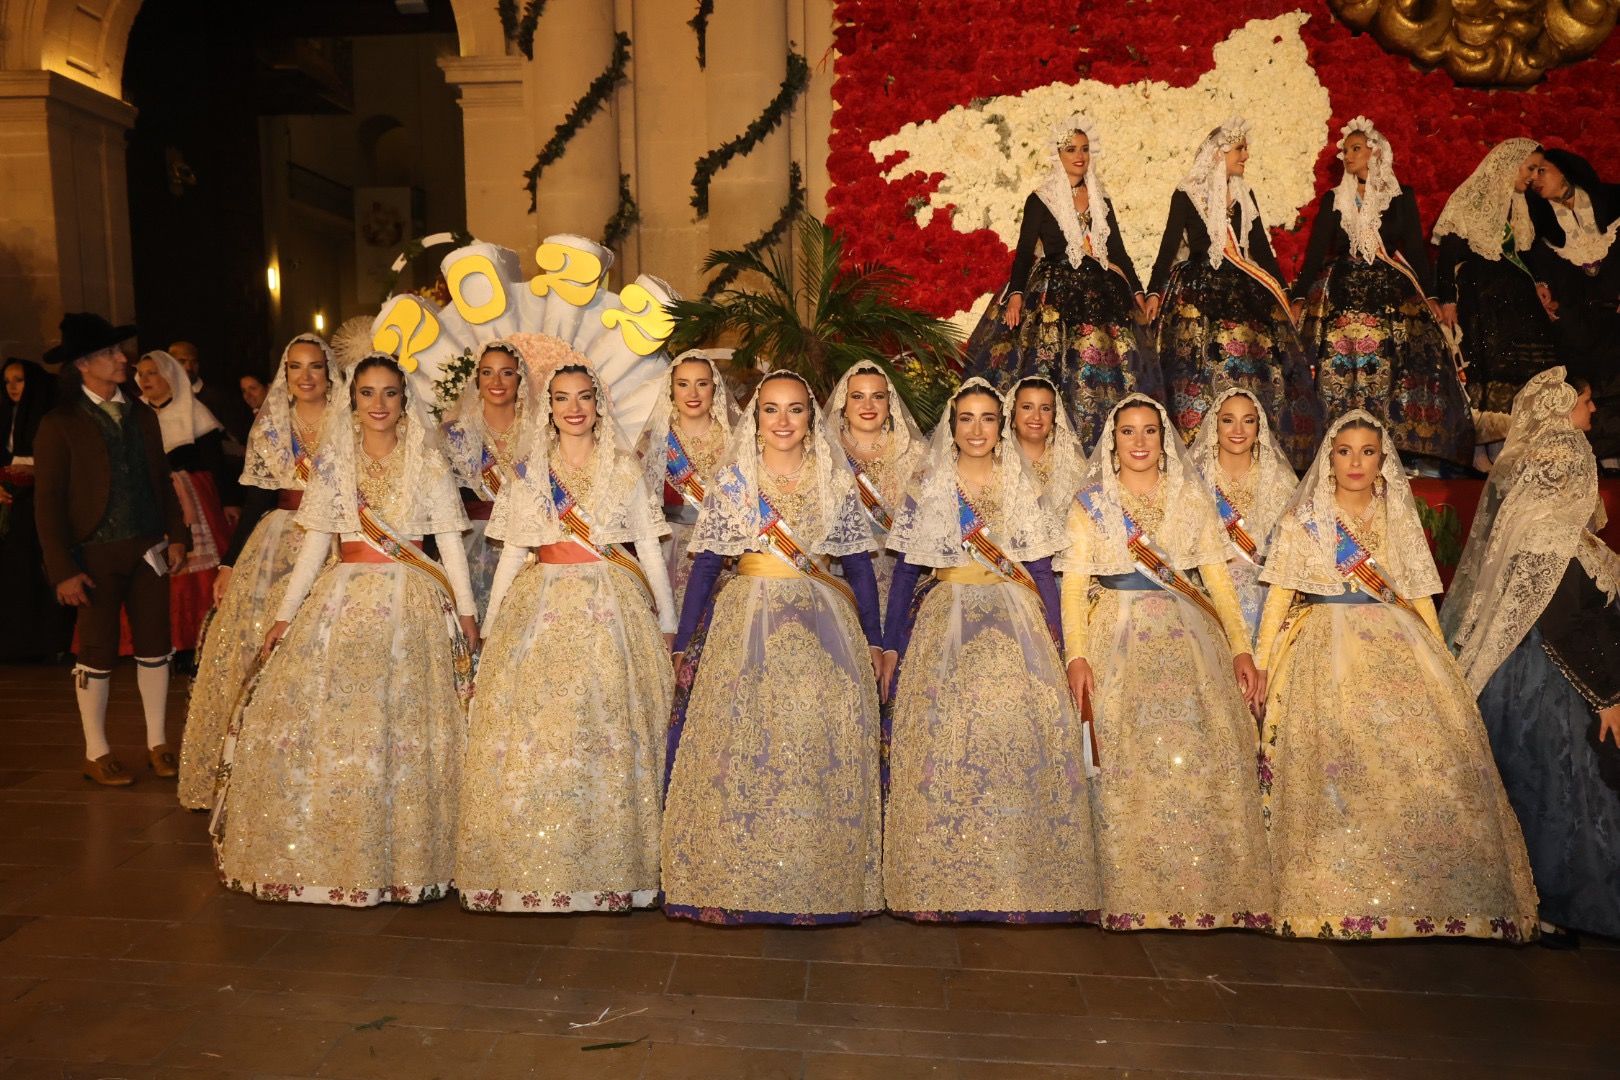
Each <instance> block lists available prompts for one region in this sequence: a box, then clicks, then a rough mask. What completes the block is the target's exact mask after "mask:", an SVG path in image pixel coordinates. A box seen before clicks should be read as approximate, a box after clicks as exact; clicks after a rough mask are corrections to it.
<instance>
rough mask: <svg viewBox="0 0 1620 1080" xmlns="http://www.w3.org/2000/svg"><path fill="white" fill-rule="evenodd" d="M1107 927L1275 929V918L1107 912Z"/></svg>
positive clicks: (1235, 913)
mask: <svg viewBox="0 0 1620 1080" xmlns="http://www.w3.org/2000/svg"><path fill="white" fill-rule="evenodd" d="M1102 928H1103V929H1104V930H1262V931H1268V932H1269V931H1274V930H1276V920H1274V919H1273V918H1272V916H1271V915H1270V914H1268V913H1266V912H1263V911H1261V912H1254V911H1233V912H1224V911H1223V912H1214V911H1146V912H1144V911H1105V912H1103V913H1102Z"/></svg>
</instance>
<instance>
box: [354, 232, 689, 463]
mask: <svg viewBox="0 0 1620 1080" xmlns="http://www.w3.org/2000/svg"><path fill="white" fill-rule="evenodd" d="M535 261H536V262H537V263H538V264H539V267H540V272H539V273H537V274H536V275H535V276H534V277H532V278H528V279H525V278H524V277H523V275H522V272H521V271H520V269H519V265H518V256H517V253H516V252H515V251H512V250H511V249H509V248H503V247H497V246H496V245H494V244H486V243H482V242H479V241H475V242H473V243H471V244H467V245H465V246H463V247H458V248H456V249H455V250H454V251H452V252H450V254H448V255H446V256H445V257H444V261H443V262H442V263H440V267H441V269H442V271H443V273H444V280H445V285H446V286H447V288H448V290H449V294H450V303H449V304H448V305H447V306H445V307H442V308H441V307H440V306H439V305H438V304H436V303H434V302H433V301H432V300H430V299H428V298H426V297H423V296H418V295H416V294H414V293H401V294H399V295H397V296H392V297H390V298H389V299H388V301H387V303H385V304H384V305H383V308H382V311H381V312H379V313H378V315H377V317H376V318H375V319H374V320H372V323H371V342H372V346H373V347H374V348H377V349H380V350H383V351H385V352H391V353H393V354H394V355H396V356H397V357H399V363H400V367H402V368H404V370H405V372H406V374H407V376H409V377H410V378H411V380H412V381H413V383H414V384H415V385H416V387H417V388H418V392H421V393H424V394H428V395H430V396H431V397H432V399H433V401H434V403H435V407H436V408H442V407H443V406H444V405H446V404H448V403H449V402H450V400H451V399H452V398H453V396H454V394H455V392H456V390H457V389H458V388H459V386H460V383H461V382H462V381H463V380H464V379H465V378H466V377H467V375H468V374H469V373H470V372H471V370H472V367H473V365H474V363H475V362H476V359H477V356H478V354H479V351H480V350H481V348H482V347H483V346H484V345H485V344H487V343H488V342H491V341H494V340H496V339H498V338H504V337H509V336H510V335H512V334H521V333H530V334H533V333H538V334H545V335H548V336H550V337H554V338H557V339H559V340H561V341H563V342H565V343H567V344H568V345H570V346H572V347H573V348H574V349H576V350H578V351H579V352H581V353H583V354H584V355H585V356H586V357H587V358H588V359H589V360H590V361H591V363H592V364H593V365H594V366H595V368H596V371H597V377H598V379H599V380H600V381H601V382H602V383H603V384H604V385H605V386H606V387H607V389H608V391H609V398H610V400H611V401H612V403H613V419H614V420H615V421H616V422H617V423H618V424H619V427H620V428H621V429H622V430H623V431H624V432H625V434H626V436H627V437H628V438H629V439H631V440H632V441H633V440H634V439H636V438H637V437H638V436H639V435H640V433H641V429H642V428H643V427H644V426H645V425H646V423H647V418H648V416H649V415H650V414H651V412H652V407H653V403H654V401H655V400H656V399H657V396H658V393H659V389H660V387H661V385H662V384H661V377H662V374H663V372H664V370H665V368H666V367H667V366H668V364H669V357H668V355H667V354H665V352H664V343H665V341H666V340H668V338H669V335H670V332H671V331H672V330H674V328H675V324H674V320H672V319H671V318H670V316H669V313H668V312H667V311H666V310H665V307H664V305H665V304H667V303H669V302H670V301H671V300H673V299H676V298H677V297H676V293H675V291H674V290H673V289H672V288H671V287H670V286H669V285H668V284H667V283H665V282H663V281H660V280H659V279H658V278H655V277H652V276H651V275H647V274H643V275H642V276H640V277H638V278H636V280H635V281H634V282H632V283H631V284H629V285H626V286H625V287H624V288H623V289H622V290H620V291H619V292H617V293H615V292H613V291H612V290H610V289H608V288H607V275H608V270H609V269H610V268H611V267H612V265H613V253H612V252H611V251H609V250H608V249H607V248H605V247H603V246H602V245H600V244H597V243H595V242H594V241H591V240H587V239H585V238H584V237H580V236H572V235H568V234H559V235H556V236H548V237H546V239H545V242H544V243H542V244H541V245H540V247H539V249H538V250H537V251H536V252H535Z"/></svg>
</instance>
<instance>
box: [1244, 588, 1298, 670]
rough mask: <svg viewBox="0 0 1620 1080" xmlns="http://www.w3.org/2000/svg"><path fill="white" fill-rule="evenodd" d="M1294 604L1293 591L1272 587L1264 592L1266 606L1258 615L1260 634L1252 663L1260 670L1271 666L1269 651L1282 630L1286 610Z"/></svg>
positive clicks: (1286, 614)
mask: <svg viewBox="0 0 1620 1080" xmlns="http://www.w3.org/2000/svg"><path fill="white" fill-rule="evenodd" d="M1293 604H1294V590H1293V589H1284V588H1282V587H1281V586H1279V585H1273V586H1271V588H1270V589H1268V590H1267V591H1266V606H1265V609H1264V610H1263V611H1261V613H1260V633H1259V635H1258V640H1257V641H1256V643H1255V648H1254V662H1255V665H1256V666H1258V667H1260V668H1266V667H1268V666H1270V664H1271V650H1272V649H1273V648H1274V647H1275V646H1276V643H1277V633H1278V631H1280V630H1281V629H1282V624H1283V620H1284V619H1286V618H1287V617H1288V609H1289V608H1290V607H1292V606H1293Z"/></svg>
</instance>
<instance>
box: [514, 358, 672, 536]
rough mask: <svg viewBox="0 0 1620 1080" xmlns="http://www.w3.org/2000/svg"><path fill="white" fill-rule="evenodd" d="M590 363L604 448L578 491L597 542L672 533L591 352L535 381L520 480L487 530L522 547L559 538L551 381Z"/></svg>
mask: <svg viewBox="0 0 1620 1080" xmlns="http://www.w3.org/2000/svg"><path fill="white" fill-rule="evenodd" d="M574 368H584V369H585V374H587V375H589V376H590V380H591V384H592V386H594V387H595V389H596V414H597V428H596V448H595V450H593V451H592V470H591V483H590V490H589V491H588V492H575V493H574V494H575V495H576V497H578V498H579V501H580V506H581V508H583V509H584V511H585V513H586V514H587V515H588V516H589V518H590V526H591V542H592V543H593V544H597V545H605V544H630V543H635V542H636V541H638V540H639V541H644V542H645V541H656V540H657V539H658V538H659V537H661V536H667V535H668V534H669V525H668V523H667V522H665V521H664V512H663V508H662V507H661V505H660V504H659V501H658V495H661V494H662V493H663V492H662V489H661V488H660V489H655V490H656V493H655V492H654V491H649V490H648V485H647V481H646V478H645V477H644V476H643V475H642V469H641V461H640V460H639V459H638V458H637V457H636V453H635V451H634V450H633V449H632V448H631V446H630V442H629V440H628V439H626V438H625V435H624V431H623V430H622V429H621V428H620V427H619V425H618V424H617V423H615V422H614V420H613V401H612V399H611V397H610V396H609V394H608V389H607V387H606V386H605V385H604V384H603V383H602V380H601V378H600V376H599V375H598V374H597V371H596V368H595V366H594V365H592V364H591V363H590V362H589V361H588V360H585V359H584V357H583V356H582V357H580V359H579V361H578V362H576V363H568V364H560V365H557V366H555V367H552V368H551V369H550V370H548V371H546V372H545V373H544V374H543V375H542V376H541V379H540V381H539V384H538V385H537V386H536V388H535V410H534V419H533V422H532V423H531V424H530V425H529V428H528V429H527V431H526V436H527V442H526V443H525V444H524V445H523V446H522V447H521V448H520V450H519V455H520V457H519V460H520V461H521V462H522V466H521V468H520V469H519V476H518V481H517V483H515V484H509V485H507V486H506V487H503V488H502V489H501V492H500V494H499V495H498V496H496V499H495V508H494V510H493V511H492V512H491V513H490V518H489V526H488V527H487V528H486V529H485V535H487V536H489V537H491V538H493V539H496V540H502V541H505V542H506V543H509V544H517V545H519V546H521V547H528V548H535V547H540V546H542V545H544V544H555V543H559V542H560V541H561V540H562V539H563V531H562V525H561V524H560V523H559V522H558V520H557V507H556V505H555V503H553V502H552V498H551V459H552V455H554V454H556V453H557V429H556V428H555V427H554V426H553V424H552V419H551V384H552V381H553V380H555V379H556V378H557V376H558V375H560V374H562V373H563V372H565V371H570V370H573V369H574Z"/></svg>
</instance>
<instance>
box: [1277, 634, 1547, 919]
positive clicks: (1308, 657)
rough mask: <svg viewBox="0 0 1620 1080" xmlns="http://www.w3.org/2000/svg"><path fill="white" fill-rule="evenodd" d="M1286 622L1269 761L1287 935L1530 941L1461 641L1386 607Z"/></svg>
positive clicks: (1509, 833) (1531, 907)
mask: <svg viewBox="0 0 1620 1080" xmlns="http://www.w3.org/2000/svg"><path fill="white" fill-rule="evenodd" d="M1290 620H1291V621H1290V623H1289V625H1287V626H1286V627H1285V628H1284V630H1283V632H1282V635H1281V636H1280V639H1279V642H1278V645H1277V647H1276V650H1275V656H1276V657H1277V659H1276V660H1275V661H1274V662H1273V664H1272V671H1271V689H1270V700H1269V703H1268V707H1267V713H1266V730H1265V741H1264V749H1265V756H1264V757H1263V758H1262V761H1261V779H1262V783H1263V784H1264V786H1265V787H1266V788H1267V793H1266V797H1265V805H1266V812H1267V815H1268V825H1269V833H1270V841H1271V863H1272V866H1273V868H1274V871H1275V873H1276V876H1277V885H1278V891H1279V893H1280V901H1279V905H1278V908H1277V915H1278V923H1279V928H1280V930H1281V932H1282V933H1284V934H1288V935H1296V934H1297V935H1299V936H1302V937H1307V936H1315V937H1323V938H1373V937H1424V936H1429V935H1437V936H1441V937H1444V936H1448V935H1449V936H1466V937H1498V938H1506V939H1509V940H1522V939H1523V937H1524V936H1525V935H1526V934H1527V933H1528V932H1529V931H1530V929H1531V928H1533V927H1534V926H1535V925H1536V892H1535V888H1534V886H1533V885H1532V884H1531V877H1530V863H1529V858H1528V856H1527V855H1526V853H1525V847H1524V838H1523V836H1522V834H1521V833H1520V831H1519V823H1518V819H1517V818H1515V817H1514V815H1513V808H1512V807H1511V806H1510V805H1509V803H1508V799H1507V795H1506V793H1505V792H1504V791H1503V788H1502V781H1501V779H1500V777H1499V776H1498V775H1497V772H1496V764H1495V761H1494V760H1493V759H1492V757H1491V747H1490V742H1489V740H1488V738H1487V736H1486V732H1485V727H1484V724H1483V722H1482V721H1481V720H1480V716H1479V708H1478V706H1477V705H1476V704H1475V703H1474V696H1473V695H1472V694H1471V693H1469V691H1468V687H1467V685H1466V684H1465V683H1464V682H1463V680H1462V677H1461V675H1460V674H1459V673H1458V671H1457V665H1456V664H1455V662H1453V661H1452V659H1451V656H1450V654H1449V653H1447V652H1446V651H1445V649H1444V647H1443V646H1442V645H1441V644H1440V643H1439V642H1438V641H1436V640H1435V638H1434V635H1433V634H1432V633H1430V631H1429V630H1428V628H1427V627H1426V626H1424V625H1423V623H1422V622H1421V620H1419V619H1418V617H1417V616H1415V615H1413V614H1410V613H1409V612H1405V611H1401V610H1399V609H1397V608H1393V607H1390V606H1388V605H1385V604H1380V603H1368V604H1316V605H1309V606H1306V605H1300V606H1298V607H1296V608H1295V609H1294V611H1293V614H1292V615H1291V616H1290ZM1268 780H1269V782H1267V781H1268Z"/></svg>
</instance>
